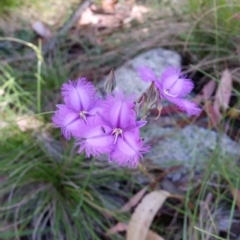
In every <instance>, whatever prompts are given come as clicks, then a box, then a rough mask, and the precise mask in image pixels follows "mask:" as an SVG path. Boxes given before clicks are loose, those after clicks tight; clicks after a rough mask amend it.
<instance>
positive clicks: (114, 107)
mask: <svg viewBox="0 0 240 240" xmlns="http://www.w3.org/2000/svg"><path fill="white" fill-rule="evenodd" d="M61 93H62V97H63V100H64V103H65V104H59V105H57V108H58V110H57V111H56V112H55V114H54V116H53V118H52V120H53V123H54V126H55V127H59V128H61V131H62V134H63V136H64V137H65V138H66V139H70V137H71V136H73V137H74V138H75V139H76V145H77V146H79V153H82V152H83V151H85V152H86V155H87V156H88V157H89V156H91V155H93V156H99V155H100V154H108V155H109V160H110V161H115V162H117V163H118V164H119V165H121V166H128V167H136V166H137V165H138V163H139V159H141V158H142V154H143V153H146V152H147V151H148V149H149V147H148V146H145V145H144V144H143V140H142V139H141V138H140V130H139V129H140V128H141V127H142V126H144V125H145V124H146V121H137V120H136V118H137V116H136V112H135V110H134V109H135V104H134V98H133V97H131V96H130V97H129V96H125V94H124V93H122V92H114V93H112V94H109V95H107V97H106V98H105V99H101V98H99V97H97V95H96V90H95V88H94V86H93V85H92V83H90V82H87V81H86V79H85V78H81V79H79V80H77V81H75V82H74V81H69V83H67V84H63V86H62V89H61Z"/></svg>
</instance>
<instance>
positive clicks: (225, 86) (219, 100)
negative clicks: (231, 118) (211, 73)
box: [213, 69, 232, 111]
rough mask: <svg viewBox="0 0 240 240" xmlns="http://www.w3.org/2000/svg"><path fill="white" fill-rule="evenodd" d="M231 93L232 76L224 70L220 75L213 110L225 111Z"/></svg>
mask: <svg viewBox="0 0 240 240" xmlns="http://www.w3.org/2000/svg"><path fill="white" fill-rule="evenodd" d="M231 93H232V74H231V72H230V71H229V70H228V69H225V70H224V71H223V73H222V76H221V79H220V83H219V85H218V89H217V92H216V96H215V101H214V103H213V107H214V109H219V111H220V109H221V108H223V110H224V111H226V110H227V109H228V107H229V101H230V98H231Z"/></svg>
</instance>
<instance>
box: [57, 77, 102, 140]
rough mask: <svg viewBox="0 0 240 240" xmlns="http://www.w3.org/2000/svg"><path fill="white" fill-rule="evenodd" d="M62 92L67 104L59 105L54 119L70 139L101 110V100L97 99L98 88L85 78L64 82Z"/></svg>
mask: <svg viewBox="0 0 240 240" xmlns="http://www.w3.org/2000/svg"><path fill="white" fill-rule="evenodd" d="M61 92H62V95H63V99H64V102H65V104H59V105H57V108H58V110H57V111H56V112H55V114H54V115H53V118H52V121H53V123H54V126H55V127H59V128H61V131H62V134H63V135H64V137H65V138H66V139H70V137H71V136H72V135H73V136H75V135H79V134H80V133H81V132H82V131H83V130H84V128H85V127H86V122H87V120H88V118H89V117H90V116H94V115H95V113H96V111H98V110H99V108H100V106H99V105H100V100H96V96H95V94H96V90H95V88H94V86H93V85H92V83H90V82H87V81H86V79H85V78H80V79H78V80H77V81H69V83H65V84H63V86H62V89H61Z"/></svg>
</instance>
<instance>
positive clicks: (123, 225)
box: [106, 222, 164, 240]
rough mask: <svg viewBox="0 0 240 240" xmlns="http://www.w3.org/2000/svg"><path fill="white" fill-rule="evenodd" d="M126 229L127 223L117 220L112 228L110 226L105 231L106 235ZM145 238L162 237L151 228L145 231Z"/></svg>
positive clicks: (157, 238)
mask: <svg viewBox="0 0 240 240" xmlns="http://www.w3.org/2000/svg"><path fill="white" fill-rule="evenodd" d="M127 229H128V225H127V224H126V223H123V222H118V223H117V224H116V225H115V226H113V227H112V228H110V229H109V230H108V231H107V233H106V234H107V235H112V234H116V233H118V232H125V231H127ZM146 240H164V239H163V238H162V237H160V236H159V235H158V234H157V233H155V232H154V231H152V230H149V231H148V233H147V237H146Z"/></svg>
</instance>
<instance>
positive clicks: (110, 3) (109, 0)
mask: <svg viewBox="0 0 240 240" xmlns="http://www.w3.org/2000/svg"><path fill="white" fill-rule="evenodd" d="M116 3H117V0H102V3H101V5H102V9H103V11H104V12H105V13H114V12H115V4H116Z"/></svg>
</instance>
